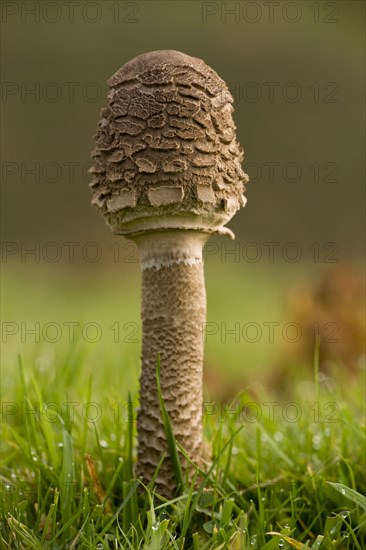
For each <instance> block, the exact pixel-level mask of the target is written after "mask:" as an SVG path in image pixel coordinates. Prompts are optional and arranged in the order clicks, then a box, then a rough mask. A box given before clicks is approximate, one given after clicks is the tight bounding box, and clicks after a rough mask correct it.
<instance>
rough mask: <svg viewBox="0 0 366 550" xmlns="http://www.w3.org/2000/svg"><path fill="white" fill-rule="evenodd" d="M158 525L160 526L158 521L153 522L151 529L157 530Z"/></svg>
mask: <svg viewBox="0 0 366 550" xmlns="http://www.w3.org/2000/svg"><path fill="white" fill-rule="evenodd" d="M159 526H160V523H159V522H157V523H154V525H153V526H152V527H151V529H152V530H153V531H157V530H158V529H159Z"/></svg>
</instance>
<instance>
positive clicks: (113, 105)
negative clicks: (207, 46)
mask: <svg viewBox="0 0 366 550" xmlns="http://www.w3.org/2000/svg"><path fill="white" fill-rule="evenodd" d="M108 84H109V86H110V88H111V90H110V92H109V94H108V100H109V101H108V103H109V104H108V107H106V108H104V109H102V111H101V116H102V119H101V121H100V122H99V124H98V130H97V133H96V136H95V142H96V147H95V150H94V151H93V153H92V158H93V162H94V164H93V167H92V168H91V169H90V172H91V173H93V175H94V179H93V181H92V182H91V184H90V185H91V188H92V191H93V201H92V203H93V204H94V205H96V206H97V208H98V209H99V210H100V212H101V213H102V214H103V216H104V217H105V218H106V221H107V223H108V225H109V226H110V227H111V229H112V230H113V232H114V233H118V234H133V233H138V232H141V231H151V230H157V229H166V228H176V229H201V230H203V231H222V230H223V226H224V225H225V223H227V222H228V221H229V220H230V219H231V218H232V216H233V215H234V214H235V212H236V211H237V210H238V209H239V208H240V206H244V205H245V198H244V195H243V192H244V190H245V188H244V184H245V183H246V182H247V181H248V176H247V175H246V174H245V173H244V172H243V170H242V168H241V164H240V163H241V161H242V160H243V157H244V154H243V150H242V149H241V147H240V145H239V144H238V142H237V141H236V136H235V129H236V128H235V124H234V122H233V119H232V116H231V113H232V111H233V107H232V105H231V103H232V102H233V98H232V96H231V94H230V92H229V90H228V88H227V86H226V84H225V82H224V81H223V80H222V79H221V78H220V77H219V76H218V75H217V74H216V72H215V71H213V70H212V69H211V68H210V67H208V66H207V65H206V64H205V63H204V62H203V61H202V60H201V59H196V58H195V57H190V56H188V55H185V54H183V53H180V52H177V51H173V50H161V51H155V52H149V53H145V54H143V55H139V56H138V57H135V58H134V59H132V60H131V61H129V62H128V63H126V64H125V65H123V67H122V68H121V69H120V70H119V71H117V72H116V73H115V74H114V75H113V76H112V77H111V78H110V80H109V81H108Z"/></svg>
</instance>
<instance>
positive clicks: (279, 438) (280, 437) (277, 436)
mask: <svg viewBox="0 0 366 550" xmlns="http://www.w3.org/2000/svg"><path fill="white" fill-rule="evenodd" d="M273 437H274V439H275V441H282V440H283V433H282V432H276V433H275V434H274V436H273Z"/></svg>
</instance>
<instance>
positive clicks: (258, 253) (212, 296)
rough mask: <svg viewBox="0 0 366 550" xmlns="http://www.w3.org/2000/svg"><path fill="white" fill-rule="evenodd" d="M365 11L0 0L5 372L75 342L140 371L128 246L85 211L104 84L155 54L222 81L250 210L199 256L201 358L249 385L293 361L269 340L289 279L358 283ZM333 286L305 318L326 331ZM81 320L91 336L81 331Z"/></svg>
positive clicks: (283, 344)
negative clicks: (346, 274) (330, 275)
mask: <svg viewBox="0 0 366 550" xmlns="http://www.w3.org/2000/svg"><path fill="white" fill-rule="evenodd" d="M364 8H365V4H364V3H363V2H359V1H357V0H356V1H352V0H350V1H349V0H348V1H336V2H323V1H320V2H310V1H297V2H286V1H285V2H283V1H278V2H262V1H254V2H246V1H244V2H199V1H189V0H188V1H153V0H149V1H133V2H122V1H104V2H87V1H86V2H73V3H69V2H61V3H54V2H32V1H28V2H3V4H2V44H3V47H2V105H1V110H2V134H3V140H2V241H3V248H2V268H3V269H2V271H3V276H2V319H3V344H2V346H3V364H4V365H5V366H8V367H10V368H13V367H14V365H15V362H16V354H17V353H18V352H21V353H24V354H25V355H27V357H29V358H30V357H32V361H34V362H37V361H38V362H39V361H41V362H42V361H43V363H44V365H46V366H47V365H52V364H54V359H55V358H57V357H58V354H59V353H62V354H64V355H65V354H66V355H65V356H67V353H68V351H67V350H69V351H70V353H71V350H72V349H75V347H76V346H75V345H74V344H73V342H72V340H73V339H75V341H76V342H79V343H81V345H82V346H84V350H85V353H86V354H87V356H88V361H89V364H90V365H91V367H90V368H91V370H94V372H95V375H96V376H99V375H100V376H102V375H103V373H105V369H106V368H108V365H110V364H111V363H113V364H114V365H116V367H117V368H120V367H121V368H122V364H123V365H124V367H123V368H125V369H127V368H128V369H130V372H131V373H132V374H131V379H132V378H133V380H135V382H136V380H137V372H138V363H139V359H138V358H139V348H140V334H141V333H140V329H139V284H140V279H139V266H138V262H137V256H136V253H135V251H134V249H133V248H132V247H131V245H129V244H128V242H127V241H125V240H124V239H123V238H119V239H117V238H116V237H114V236H113V235H111V234H110V233H109V230H108V229H107V227H106V226H105V224H104V222H103V220H102V219H101V218H100V217H99V216H98V215H97V213H96V212H95V211H94V210H93V208H92V207H91V206H90V200H91V196H90V191H89V189H88V177H87V175H86V170H87V168H88V164H89V158H90V151H91V150H92V148H93V140H92V136H93V134H94V132H95V129H96V125H97V122H98V120H99V111H100V109H101V108H102V107H103V106H104V105H105V104H106V94H107V91H108V90H107V85H106V81H107V79H108V78H109V77H110V76H111V75H112V74H113V73H114V72H116V71H117V70H118V69H119V68H120V67H121V66H122V65H123V64H124V63H126V62H127V61H128V60H130V59H131V58H133V57H135V56H137V55H139V54H141V53H143V52H146V51H149V50H158V49H175V50H180V51H182V52H185V53H187V54H189V55H192V56H195V57H199V58H202V59H203V60H204V61H205V62H206V63H207V64H208V65H210V66H212V67H213V68H214V69H215V70H216V71H217V72H218V74H219V75H220V76H221V77H222V78H223V79H224V80H225V81H226V82H227V84H228V87H229V89H230V90H231V92H232V94H233V96H234V107H235V111H234V119H235V122H236V125H237V132H238V138H239V141H240V143H241V144H242V145H243V147H244V149H245V154H246V157H245V162H244V166H245V168H246V171H247V172H248V174H249V176H250V178H251V183H250V184H249V185H248V188H247V193H246V195H247V198H248V204H247V206H246V207H245V209H244V210H242V211H240V212H238V213H237V215H236V217H235V218H234V219H233V220H232V222H231V223H230V227H231V228H232V229H233V230H234V232H235V233H236V241H235V243H233V242H229V241H225V240H224V239H223V238H216V237H215V238H214V239H213V240H212V241H211V244H210V246H209V248H208V250H207V253H206V278H207V294H208V323H209V325H208V329H209V333H208V334H207V337H206V340H207V341H206V363H207V365H212V366H217V368H218V369H220V368H221V367H222V366H225V371H226V372H229V373H236V376H238V373H240V376H243V378H244V380H245V379H247V380H252V379H253V373H259V372H262V371H263V369H265V368H269V369H273V368H274V366H275V365H278V363H279V362H280V363H281V362H282V363H283V361H284V359H283V358H284V357H292V355H291V354H292V353H293V350H294V348H295V347H296V346H294V344H293V343H291V342H289V339H291V337H289V338H286V337H284V336H283V333H282V329H283V326H284V325H285V324H286V323H289V322H298V318H295V317H291V315H292V313H291V308H290V311H289V310H288V306H287V304H288V300H289V293H290V294H291V292H292V290H291V289H293V288H295V287H296V286H297V285H298V284H300V283H301V284H302V282H303V281H305V282H306V284H307V285H308V290H307V291H305V294H306V293H308V294H306V296H308V295H309V293H310V294H311V292H312V290H311V288H312V285H315V287H316V285H317V284H318V283H317V281H318V279H319V278H320V277H323V276H324V275H323V273H324V272H328V270H329V269H330V268H333V269H339V268H340V267H343V268H344V269H345V268H346V266H347V269H352V270H353V271H354V272H355V273H356V275H355V277H356V278H357V277H362V269H363V259H364V258H363V255H364V226H365V223H364V222H365V221H364V147H365V143H364V133H363V132H364V127H363V125H364V48H363V46H364V34H365V31H364ZM91 243H95V244H94V245H93V244H91ZM270 243H272V244H270ZM32 250H34V251H35V252H33V253H32V252H29V251H32ZM72 250H73V253H72V252H71V251H72ZM233 251H234V253H233ZM271 251H272V252H271ZM356 286H357V285H356ZM337 288H338V287H337ZM347 289H348V284H347V282H346V283H345V285H344V289H343V290H344V292H346V293H347V292H348V290H347ZM357 289H358V286H357ZM337 292H338V293H340V294H342V292H343V291H342V288H341V287H340V289H339V288H338V290H337V291H336V292H335V295H334V296H333V298H332V299H333V302H334V304H336V305H334V304H333V306H332V307H333V309H332V307H331V308H330V311H329V310H328V312H327V316H324V312H323V309H324V308H323V309H322V313H319V315H318V314H317V312H316V310H315V311H314V312H313V314H312V319H313V321H314V322H316V321H318V322H320V323H322V322H323V324H324V319H325V320H326V322H332V319H333V322H334V323H336V325H337V326H339V322H338V317H339V316H341V317H342V319H343V318H344V315H343V312H342V311H341V312H339V311H338V310H337V304H338V303H339V302H342V300H338V298H339V296H338V295H337ZM355 292H356V291H355ZM357 292H359V291H358V290H357ZM357 296H358V298H357V299H356V303H357V304H358V306H359V307H362V306H361V303H362V295H360V294H357ZM304 302H306V299H305V298H304ZM306 303H307V302H306ZM344 303H346V305H344ZM354 303H355V300H353V302H352V300H350V301H349V302H347V301H346V302H342V304H343V305H342V306H340V307H341V308H343V307H345V308H347V307H350V306H349V304H354ZM324 307H325V308H326V307H327V306H324ZM317 315H318V316H317ZM355 315H356V316H357V317H358V318H360V319H361V318H362V313H360V311H357V314H355ZM310 317H311V316H310ZM310 317H309V318H310ZM329 320H330V321H329ZM313 321H312V322H313ZM4 322H5V325H4ZM271 322H274V323H278V324H279V325H278V326H279V329H278V332H276V333H275V338H274V339H271V338H270V337H269V332H268V331H269V329H268V323H271ZM342 322H343V321H342ZM22 323H23V325H22ZM35 323H39V327H38V328H37V326H36V325H35ZM49 323H51V324H52V323H53V326H51V325H48V324H49ZM65 323H66V325H65ZM73 323H79V324H78V325H74V327H75V335H74V336H75V337H70V331H71V327H72V325H73ZM88 323H96V324H97V325H98V326H99V328H100V329H101V333H100V331H99V329H98V327H96V328H95V332H94V333H93V326H91V325H90V327H89V325H88V330H89V329H90V333H88V332H87V330H86V332H85V330H84V334H83V327H85V324H88ZM116 323H118V328H119V330H120V333H119V335H118V336H116V333H115V331H116V330H117V328H116V327H117V325H116ZM237 323H239V328H238V325H237ZM248 323H256V325H253V326H252V327H250V326H248V325H247V324H248ZM265 323H267V325H266V324H265ZM360 323H361V324H362V320H361V321H360ZM45 326H46V329H45ZM258 326H260V329H261V332H260V333H258ZM276 326H277V325H276ZM4 327H5V328H4ZM32 327H36V333H37V334H36V336H34V335H32V334H29V333H28V332H27V330H28V329H30V328H32ZM110 327H114V328H110ZM243 327H244V328H243ZM251 328H252V329H253V330H254V331H255V332H256V334H257V336H258V338H257V339H256V337H255V334H254V333H253V332H252V333H250V332H249V333H247V332H246V331H247V330H250V329H251ZM232 329H234V334H231V335H230V333H229V331H230V330H232ZM48 330H49V332H47V331H48ZM60 330H61V336H60ZM238 330H239V336H238ZM276 330H277V329H276ZM350 330H351V331H352V330H353V329H352V328H351V329H350ZM357 330H358V329H357ZM4 331H5V332H4ZM98 331H99V332H98ZM235 331H236V332H235ZM243 331H244V336H243ZM306 331H307V334H310V333H311V329H310V328H309V327H307V328H306ZM344 334H345V333H344V332H343V333H340V339H342V338H345V336H344ZM304 338H305V336H304ZM37 339H38V342H37ZM93 339H94V340H95V341H94V340H93ZM52 340H54V341H52ZM338 347H339V346H338ZM61 350H62V352H61ZM336 352H337V344H335V354H334V355H336ZM361 355H362V354H361V353H359V354H358V356H359V357H361ZM294 356H296V354H294ZM121 358H123V360H121ZM303 358H304V360H306V357H305V356H303ZM289 361H290V360H289ZM342 361H345V362H347V359H343V358H342ZM354 361H355V360H354V358H352V362H353V363H354ZM43 363H42V364H43ZM357 364H358V363H357ZM212 368H213V367H212ZM45 369H46V367H45ZM42 372H43V371H42ZM44 372H47V369H46V370H45V371H44ZM98 373H99V374H98ZM248 383H249V382H248Z"/></svg>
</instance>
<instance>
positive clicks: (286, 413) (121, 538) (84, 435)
mask: <svg viewBox="0 0 366 550" xmlns="http://www.w3.org/2000/svg"><path fill="white" fill-rule="evenodd" d="M64 351H65V353H66V352H68V353H66V356H65V357H64V358H63V360H61V359H59V360H58V361H57V362H56V363H55V364H53V365H51V369H50V374H49V375H48V376H46V375H45V373H43V372H42V371H40V368H39V366H37V363H32V362H31V361H27V358H23V359H20V360H19V365H18V367H16V365H14V370H13V371H12V373H10V372H6V373H5V378H6V379H7V377H10V376H11V381H10V380H9V379H7V380H6V381H7V395H6V397H5V399H3V410H2V412H3V424H2V427H3V434H2V442H3V443H2V447H3V449H2V470H1V478H2V488H3V490H2V497H1V514H2V519H1V531H0V532H1V548H4V549H6V548H19V549H23V548H24V549H28V548H29V549H46V548H50V549H51V548H52V549H65V548H77V549H84V548H85V549H88V548H103V549H107V548H132V549H136V548H144V549H151V550H160V549H165V548H175V549H177V548H179V549H183V548H187V549H190V548H192V549H211V548H212V549H214V548H215V549H219V548H228V549H237V548H238V549H246V548H248V549H263V550H270V549H275V548H281V549H291V548H299V549H300V548H312V549H317V548H320V549H322V550H324V549H328V548H332V549H333V548H334V549H335V548H337V549H351V548H355V549H362V548H365V545H366V499H365V497H364V496H362V495H363V494H365V489H366V486H365V476H364V472H365V470H364V468H365V463H364V460H363V457H364V452H365V432H364V416H363V415H364V411H363V407H362V387H361V385H360V384H359V383H358V384H357V382H355V383H354V384H353V385H351V384H350V383H348V385H347V387H346V390H341V388H340V387H339V386H335V384H334V383H333V384H331V383H330V381H329V380H328V379H326V378H324V377H323V378H322V377H320V380H318V381H317V382H316V383H315V382H314V381H313V380H312V379H311V376H310V377H309V373H307V375H306V373H302V372H301V371H299V370H298V371H294V380H293V387H294V393H293V395H291V397H288V396H286V397H285V396H281V395H269V394H268V393H266V391H265V390H264V388H262V389H261V390H260V393H258V389H257V394H256V395H255V396H254V395H252V394H250V393H246V392H242V393H241V394H240V395H238V396H237V398H236V399H235V400H234V401H233V402H232V403H231V404H221V405H220V404H217V403H216V404H213V403H211V402H210V403H206V415H205V437H206V439H207V440H210V441H211V442H212V449H213V462H212V464H211V465H209V466H208V468H207V472H206V473H203V474H202V473H201V478H200V479H201V481H200V483H196V485H194V484H189V483H187V481H186V480H185V477H184V475H183V476H182V477H181V478H180V479H181V483H183V487H181V491H180V493H179V495H178V496H177V498H175V499H173V500H172V501H169V502H167V501H166V500H165V499H163V498H162V497H160V496H159V494H158V492H157V491H156V490H155V487H154V484H153V483H151V484H150V485H149V486H143V485H142V483H141V482H140V481H139V480H138V479H135V478H134V462H135V451H136V449H135V435H136V434H135V418H134V417H135V410H134V409H135V408H136V406H137V400H136V396H132V397H129V396H128V393H127V397H126V399H120V400H119V402H118V405H117V404H116V403H117V402H116V401H115V397H114V395H113V392H112V393H111V392H108V385H109V384H110V382H109V381H110V380H111V379H113V372H114V371H113V370H112V371H111V372H110V373H109V377H105V379H104V383H103V382H102V379H99V378H98V380H99V383H98V386H95V385H94V384H93V377H91V378H90V382H89V383H87V384H83V383H82V380H83V378H82V376H81V374H80V373H81V372H82V371H83V368H84V366H83V350H82V348H79V351H78V354H77V355H76V356H74V357H73V355H72V351H74V353H76V351H75V350H64ZM70 380H75V381H76V384H75V383H74V384H73V392H72V395H71V394H70V390H69V388H70ZM11 385H12V387H10V386H11ZM114 389H115V387H114ZM108 396H109V397H108ZM351 396H352V398H351ZM67 403H68V405H66V404H67ZM71 403H73V405H71ZM270 403H271V405H269V404H270ZM87 405H88V406H87ZM163 410H164V409H163ZM32 411H33V412H32ZM34 411H36V412H34ZM259 415H260V418H259ZM257 417H258V418H257ZM173 447H174V445H173ZM172 452H174V448H173V450H172Z"/></svg>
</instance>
